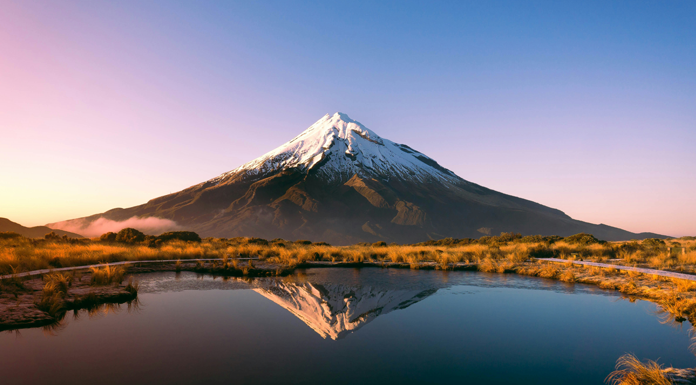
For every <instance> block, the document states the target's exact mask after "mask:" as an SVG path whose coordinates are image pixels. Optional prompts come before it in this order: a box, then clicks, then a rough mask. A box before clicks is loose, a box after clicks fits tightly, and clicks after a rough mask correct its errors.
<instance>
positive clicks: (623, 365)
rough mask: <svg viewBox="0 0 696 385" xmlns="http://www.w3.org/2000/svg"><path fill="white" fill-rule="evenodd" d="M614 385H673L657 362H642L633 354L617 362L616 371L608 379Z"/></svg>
mask: <svg viewBox="0 0 696 385" xmlns="http://www.w3.org/2000/svg"><path fill="white" fill-rule="evenodd" d="M606 382H607V383H608V384H612V385H647V384H650V385H671V384H673V382H672V381H671V380H670V379H669V378H667V377H666V376H665V374H664V372H663V368H662V366H661V365H660V364H658V363H657V362H655V361H650V360H648V361H647V362H645V363H643V362H641V361H640V360H639V359H638V358H636V356H634V355H632V354H624V355H623V356H621V357H620V358H619V359H618V361H617V362H616V370H614V371H613V372H612V373H611V374H610V375H609V376H608V377H607V379H606Z"/></svg>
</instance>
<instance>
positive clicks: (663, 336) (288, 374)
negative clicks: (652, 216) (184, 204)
mask: <svg viewBox="0 0 696 385" xmlns="http://www.w3.org/2000/svg"><path fill="white" fill-rule="evenodd" d="M138 279H139V280H140V281H141V292H140V294H139V302H140V303H139V305H138V306H135V304H133V305H131V307H130V309H128V307H127V306H125V305H122V306H121V307H120V308H106V309H102V310H101V311H99V312H97V313H95V314H91V315H90V314H87V313H86V312H80V313H79V314H78V317H77V318H74V317H73V316H72V314H71V315H69V316H68V317H66V319H65V321H64V322H63V323H62V325H60V326H59V327H56V328H53V329H52V330H42V329H28V330H21V331H20V332H18V333H7V332H5V333H0V383H2V384H3V385H5V384H8V385H9V384H68V383H69V384H94V383H99V384H151V383H167V384H193V383H211V384H218V383H219V384H222V383H245V384H274V383H283V384H324V383H333V384H356V383H360V384H384V383H400V384H427V383H445V382H450V383H455V382H456V383H462V384H510V383H515V384H558V383H564V384H599V383H602V382H603V380H604V378H605V377H606V375H607V374H608V373H609V372H611V371H612V370H613V367H614V364H615V362H616V359H617V358H618V357H619V356H621V355H622V354H624V353H626V352H633V353H635V354H636V355H637V356H638V357H640V358H651V359H657V358H659V359H660V360H659V362H661V363H664V364H667V365H674V366H675V367H693V366H694V364H695V359H694V356H693V355H692V354H691V353H690V352H689V350H688V346H689V344H690V341H689V336H688V332H687V329H688V327H687V326H688V325H684V327H683V328H679V327H674V326H670V325H666V324H662V323H660V319H659V317H657V316H656V315H655V314H654V313H655V311H656V306H655V305H654V304H651V303H649V302H644V301H640V300H639V301H635V302H630V301H628V300H624V299H621V297H620V296H619V295H617V294H616V293H614V292H607V291H603V290H600V289H597V288H594V287H591V286H586V285H577V284H566V283H561V282H557V281H551V280H545V279H539V278H532V277H523V276H516V275H500V274H484V273H475V272H439V271H414V270H401V269H379V268H365V269H345V268H343V269H340V268H336V269H307V270H300V271H297V272H296V273H295V274H293V275H291V276H289V277H285V278H279V279H269V278H263V279H256V280H240V279H233V278H230V279H227V280H223V279H222V278H220V277H217V278H214V277H211V276H204V275H198V274H194V273H187V272H184V273H179V274H175V273H171V272H167V273H155V274H148V275H142V276H139V277H138Z"/></svg>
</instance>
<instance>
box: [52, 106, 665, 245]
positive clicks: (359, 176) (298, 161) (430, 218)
mask: <svg viewBox="0 0 696 385" xmlns="http://www.w3.org/2000/svg"><path fill="white" fill-rule="evenodd" d="M423 135H428V132H427V130H424V132H423ZM260 139H261V138H260ZM475 145H476V144H475V143H462V151H466V148H467V146H475ZM475 166H476V165H472V167H475ZM156 218H160V219H166V220H170V221H174V222H176V225H177V226H178V227H179V228H182V229H186V230H191V231H195V232H197V233H198V234H200V235H201V236H203V237H238V236H247V237H260V238H266V239H273V238H284V239H290V240H295V239H307V240H311V241H315V242H319V241H324V242H328V243H331V244H335V245H346V244H353V243H356V242H376V241H386V242H397V243H416V242H423V241H427V240H430V239H441V238H447V237H451V238H479V237H481V236H483V235H497V234H500V233H501V232H514V233H521V234H522V235H536V234H541V235H559V236H569V235H573V234H577V233H589V234H593V235H594V236H595V237H597V238H599V239H602V240H606V241H621V240H630V239H644V238H665V236H662V235H659V234H652V233H633V232H629V231H626V230H622V229H619V228H616V227H612V226H607V225H603V224H599V225H597V224H592V223H587V222H583V221H579V220H576V219H573V218H571V217H570V216H568V215H566V214H565V213H563V212H562V211H560V210H557V209H554V208H551V207H547V206H543V205H541V204H538V203H535V202H532V201H529V200H526V199H521V198H517V197H514V196H511V195H507V194H503V193H500V192H497V191H493V190H491V189H488V188H485V187H483V186H480V185H477V184H475V183H472V182H469V181H466V180H464V179H462V178H460V177H459V176H457V175H455V174H454V173H453V172H452V171H450V170H447V169H445V168H444V167H442V166H440V165H439V164H438V163H437V162H436V161H435V160H434V159H432V158H430V157H428V156H426V155H425V154H423V153H420V152H418V151H416V150H415V149H413V148H412V147H409V146H407V145H404V144H397V143H394V142H392V141H390V140H388V139H385V138H382V137H380V136H379V135H377V134H376V133H375V132H374V131H372V130H370V129H368V128H367V127H365V126H364V125H362V124H360V123H359V122H356V121H354V120H352V119H350V118H349V117H348V116H347V115H345V114H342V113H336V114H334V115H333V116H332V115H326V116H324V117H323V118H321V119H320V120H319V121H317V122H316V123H315V124H313V125H312V126H311V127H309V128H308V129H307V130H305V131H304V132H303V133H301V134H300V135H299V136H297V137H296V138H294V139H292V140H291V141H289V142H287V143H285V144H284V145H282V146H280V147H278V148H277V149H275V150H273V151H271V152H269V153H267V154H265V155H263V156H261V157H259V158H257V159H255V160H253V161H251V162H249V163H246V164H244V165H242V166H241V167H238V168H236V169H234V170H232V171H229V172H226V173H224V174H222V175H220V176H219V177H217V178H214V179H211V180H208V181H206V182H203V183H200V184H198V185H195V186H192V187H189V188H187V189H185V190H183V191H180V192H177V193H174V194H170V195H166V196H163V197H159V198H156V199H153V200H151V201H149V202H148V203H146V204H143V205H140V206H135V207H131V208H127V209H120V208H119V209H113V210H110V211H107V212H105V213H101V214H97V215H92V216H90V217H86V218H79V219H74V220H69V221H64V222H59V223H53V224H49V226H51V227H52V228H60V229H65V230H73V231H78V232H79V231H80V229H83V230H84V231H89V230H87V229H88V228H89V227H90V226H93V225H94V226H96V225H98V224H100V223H102V222H105V221H115V222H117V223H123V224H124V226H123V227H126V226H125V225H126V224H128V223H134V222H138V221H144V220H153V219H156ZM100 221H101V222H100ZM96 227H99V226H96ZM128 227H136V228H137V227H138V226H137V225H133V226H131V225H130V224H129V225H128Z"/></svg>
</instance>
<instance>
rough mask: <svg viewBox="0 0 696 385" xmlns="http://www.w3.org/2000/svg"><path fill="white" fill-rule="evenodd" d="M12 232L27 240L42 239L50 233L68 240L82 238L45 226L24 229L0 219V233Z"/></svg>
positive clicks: (14, 223)
mask: <svg viewBox="0 0 696 385" xmlns="http://www.w3.org/2000/svg"><path fill="white" fill-rule="evenodd" d="M8 231H9V232H13V233H17V234H20V235H22V236H25V237H27V238H43V237H44V235H46V234H48V233H50V232H51V231H53V232H55V233H56V234H58V235H60V236H63V235H67V236H68V237H70V238H82V235H80V234H75V233H70V232H67V231H63V230H56V229H51V228H48V227H46V226H36V227H24V226H22V225H20V224H19V223H16V222H12V221H11V220H9V219H7V218H0V232H8Z"/></svg>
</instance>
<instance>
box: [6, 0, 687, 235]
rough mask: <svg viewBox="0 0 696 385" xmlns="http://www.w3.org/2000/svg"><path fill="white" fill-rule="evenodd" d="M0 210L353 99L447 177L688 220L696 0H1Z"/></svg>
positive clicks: (247, 143) (160, 170)
mask: <svg viewBox="0 0 696 385" xmlns="http://www.w3.org/2000/svg"><path fill="white" fill-rule="evenodd" d="M2 4H3V5H2V6H1V7H0V52H1V54H0V217H7V218H9V219H11V220H13V221H15V222H19V223H21V224H23V225H26V226H36V225H43V224H46V223H50V222H56V221H61V220H66V219H72V218H77V217H82V216H87V215H91V214H95V213H99V212H103V211H106V210H109V209H112V208H115V207H130V206H134V205H138V204H142V203H145V202H147V201H148V200H150V199H152V198H155V197H158V196H161V195H165V194H169V193H172V192H176V191H179V190H182V189H184V188H186V187H189V186H191V185H194V184H197V183H200V182H202V181H204V180H207V179H210V178H213V177H215V176H217V175H219V174H221V173H223V172H225V171H229V170H232V169H234V168H236V167H238V166H240V165H241V164H243V163H245V162H247V161H249V160H252V159H254V158H256V157H258V156H260V155H262V154H264V153H266V152H268V151H270V150H272V149H274V148H275V147H277V146H279V145H281V144H283V143H284V142H286V141H288V140H290V139H292V138H293V137H294V136H296V135H297V134H299V133H300V132H302V131H303V130H304V129H306V128H307V127H309V126H310V125H311V124H312V123H314V122H315V121H316V120H318V119H319V118H321V117H322V116H323V115H324V114H326V113H334V112H337V111H341V112H344V113H346V114H348V115H349V116H350V117H351V118H352V119H355V120H357V121H359V122H361V123H363V124H364V125H366V126H367V127H369V128H370V129H372V130H373V131H375V132H376V133H377V134H379V135H380V136H382V137H385V138H388V139H390V140H393V141H395V142H397V143H404V144H407V145H409V146H411V147H414V148H416V149H417V150H419V151H421V152H423V153H425V154H427V155H428V156H430V157H432V158H434V159H436V160H437V161H438V162H439V163H440V164H441V165H442V166H444V167H446V168H448V169H450V170H452V171H454V172H455V173H456V174H457V175H459V176H461V177H462V178H464V179H466V180H468V181H471V182H474V183H477V184H480V185H483V186H486V187H489V188H492V189H494V190H498V191H501V192H504V193H507V194H511V195H515V196H519V197H522V198H526V199H529V200H533V201H536V202H539V203H542V204H544V205H547V206H550V207H553V208H557V209H560V210H562V211H564V212H565V213H566V214H568V215H570V216H572V217H573V218H575V219H580V220H583V221H587V222H592V223H604V224H609V225H612V226H617V227H620V228H624V229H627V230H630V231H635V232H642V231H651V232H656V233H661V234H667V235H672V236H683V235H696V198H695V196H696V22H695V20H696V2H694V1H638V0H636V1H605V0H603V1H582V2H569V1H564V2H558V1H549V2H545V1H453V2H447V1H439V2H432V1H422V2H414V1H379V2H375V1H345V2H339V1H316V2H313V1H239V2H232V1H221V2H213V1H196V2H193V1H190V2H176V1H147V2H138V1H119V2H107V1H84V2H74V1H63V2H39V1H34V2H32V1H12V0H8V1H3V3H2Z"/></svg>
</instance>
